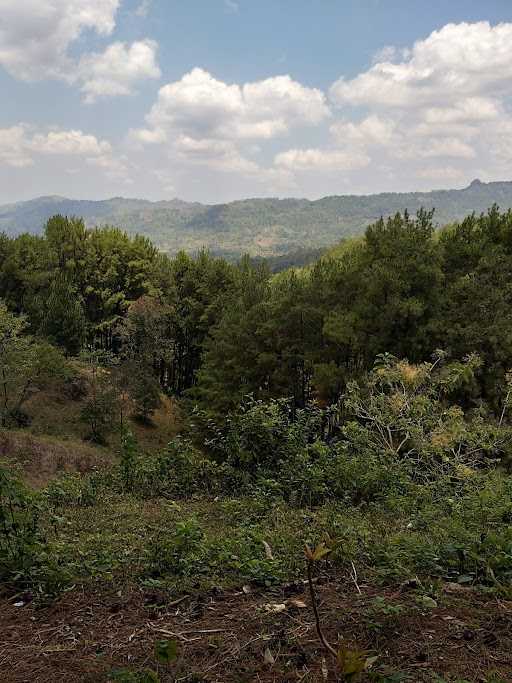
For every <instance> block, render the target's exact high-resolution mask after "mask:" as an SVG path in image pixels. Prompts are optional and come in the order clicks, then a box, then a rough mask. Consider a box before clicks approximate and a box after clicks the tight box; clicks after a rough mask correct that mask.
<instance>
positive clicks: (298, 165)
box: [275, 149, 370, 171]
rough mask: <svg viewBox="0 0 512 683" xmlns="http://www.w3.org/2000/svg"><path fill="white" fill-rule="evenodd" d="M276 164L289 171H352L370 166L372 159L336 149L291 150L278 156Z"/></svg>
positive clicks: (360, 154) (361, 154)
mask: <svg viewBox="0 0 512 683" xmlns="http://www.w3.org/2000/svg"><path fill="white" fill-rule="evenodd" d="M275 163H276V166H278V167H282V168H285V169H287V170H288V171H315V170H320V171H352V170H354V169H360V168H364V167H365V166H368V164H369V163H370V158H369V157H368V156H367V155H365V154H363V153H359V152H355V153H351V152H345V151H341V150H335V149H328V150H322V149H290V150H288V151H287V152H281V153H280V154H278V155H277V156H276V158H275Z"/></svg>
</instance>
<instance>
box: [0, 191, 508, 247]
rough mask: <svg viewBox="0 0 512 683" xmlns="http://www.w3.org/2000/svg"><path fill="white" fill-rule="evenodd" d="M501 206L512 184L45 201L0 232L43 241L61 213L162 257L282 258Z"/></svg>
mask: <svg viewBox="0 0 512 683" xmlns="http://www.w3.org/2000/svg"><path fill="white" fill-rule="evenodd" d="M494 203H496V204H498V205H499V206H500V208H501V209H509V208H512V182H493V183H482V182H480V181H479V180H475V181H473V182H472V183H471V185H470V186H469V187H467V188H465V189H462V190H436V191H433V192H426V193H425V192H413V193H385V194H376V195H366V196H357V195H347V196H332V197H325V198H323V199H319V200H316V201H310V200H307V199H274V198H269V199H246V200H242V201H235V202H231V203H229V204H216V205H205V204H200V203H195V202H184V201H181V200H178V199H173V200H171V201H159V202H150V201H147V200H143V199H125V198H122V197H115V198H113V199H107V200H102V201H89V200H73V199H66V198H64V197H56V196H54V197H39V198H37V199H33V200H30V201H26V202H18V203H15V204H8V205H4V206H0V230H1V231H3V232H5V233H7V234H8V235H17V234H20V233H22V232H30V233H35V234H38V233H40V232H41V231H42V229H43V226H44V224H45V222H46V220H47V219H48V218H49V217H50V216H52V215H54V214H57V213H60V214H64V215H68V216H71V215H74V216H82V217H83V218H84V220H85V222H86V224H87V225H88V226H97V225H104V224H110V225H115V226H118V227H120V228H122V229H124V230H126V231H127V232H128V233H130V234H134V233H139V234H142V235H145V236H147V237H149V238H150V239H151V240H152V241H153V242H154V243H155V244H157V245H158V247H160V248H161V249H162V250H164V251H167V252H170V253H175V252H177V251H178V250H180V249H184V250H186V251H189V252H193V251H196V250H197V249H200V248H201V247H207V248H209V249H210V250H211V251H212V252H214V253H217V254H222V255H224V256H228V257H229V256H238V255H240V254H242V253H250V254H252V255H260V256H278V255H281V254H287V253H289V252H293V251H297V250H300V249H318V248H322V247H328V246H330V245H332V244H335V243H336V242H338V241H339V240H340V239H342V238H344V237H349V236H353V235H358V234H361V233H363V232H364V230H365V228H366V227H367V226H368V224H370V223H372V222H373V221H375V220H376V219H378V218H380V216H384V217H386V216H389V215H392V214H394V213H396V212H397V211H403V210H404V209H407V210H408V211H409V212H410V213H415V212H416V211H417V210H418V209H420V208H421V207H424V208H426V209H435V220H436V223H437V224H438V225H444V224H446V223H449V222H451V221H454V220H458V219H461V218H463V217H464V216H466V215H467V214H468V213H471V212H473V211H474V212H476V213H481V212H484V211H486V210H487V209H488V208H489V207H490V206H492V205H493V204H494Z"/></svg>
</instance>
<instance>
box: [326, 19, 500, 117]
mask: <svg viewBox="0 0 512 683" xmlns="http://www.w3.org/2000/svg"><path fill="white" fill-rule="evenodd" d="M511 78H512V24H498V25H497V26H491V25H490V24H489V23H488V22H485V21H482V22H478V23H474V24H467V23H461V24H447V25H446V26H444V27H443V28H442V29H440V30H439V31H434V32H433V33H432V34H431V35H430V36H429V37H428V38H426V39H425V40H420V41H418V42H417V43H415V44H414V46H413V48H412V50H410V51H409V53H408V54H407V53H406V58H404V59H403V60H402V61H400V62H397V63H393V62H391V61H382V62H378V63H377V64H374V66H372V68H371V69H370V70H369V71H366V72H364V73H362V74H360V75H359V76H357V77H356V78H354V79H352V80H350V81H346V80H345V79H344V78H340V79H339V80H338V81H337V82H336V83H334V85H333V86H332V88H331V97H332V100H333V101H334V102H335V103H336V104H338V105H340V106H343V105H346V104H349V105H369V106H376V107H384V108H386V109H387V108H390V107H393V106H394V107H405V108H408V109H411V108H417V107H422V106H425V105H427V106H428V105H433V106H439V105H440V104H441V102H444V103H450V102H458V101H459V100H460V99H463V98H468V97H472V96H482V95H484V94H485V93H489V92H493V93H496V92H499V93H501V94H505V93H506V92H509V89H510V80H511ZM441 98H442V99H441Z"/></svg>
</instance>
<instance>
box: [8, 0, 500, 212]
mask: <svg viewBox="0 0 512 683" xmlns="http://www.w3.org/2000/svg"><path fill="white" fill-rule="evenodd" d="M0 9H1V10H2V21H1V22H0V89H1V93H2V107H1V108H0V202H2V203H6V202H10V201H17V200H20V199H27V198H30V197H34V196H38V195H42V194H61V195H66V196H72V197H76V198H104V197H108V196H114V195H123V196H137V197H147V198H150V199H170V198H172V197H176V196H177V197H180V198H183V199H187V200H197V201H206V202H221V201H229V200H233V199H238V198H244V197H248V196H281V197H282V196H307V197H312V198H314V197H319V196H323V195H327V194H345V193H357V194H359V193H370V192H379V191H401V190H427V189H432V188H443V187H463V186H464V185H466V184H467V183H469V182H470V181H471V180H472V178H474V177H480V178H481V179H483V180H487V181H491V180H497V179H510V178H511V177H512V168H511V167H512V142H511V140H512V113H511V109H510V95H511V90H512V5H511V3H510V2H509V0H486V2H485V3H484V2H481V1H479V0H450V2H446V0H445V1H444V2H441V1H440V0H430V1H429V2H426V1H423V0H421V1H420V0H316V1H315V0H309V1H308V0H273V1H271V0H258V1H257V2H256V1H255V0H181V1H178V0H23V2H20V0H0Z"/></svg>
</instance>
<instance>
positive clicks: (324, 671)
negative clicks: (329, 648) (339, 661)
mask: <svg viewBox="0 0 512 683" xmlns="http://www.w3.org/2000/svg"><path fill="white" fill-rule="evenodd" d="M322 677H323V679H324V681H326V680H327V679H328V678H329V669H328V668H327V662H326V661H325V657H322Z"/></svg>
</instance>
